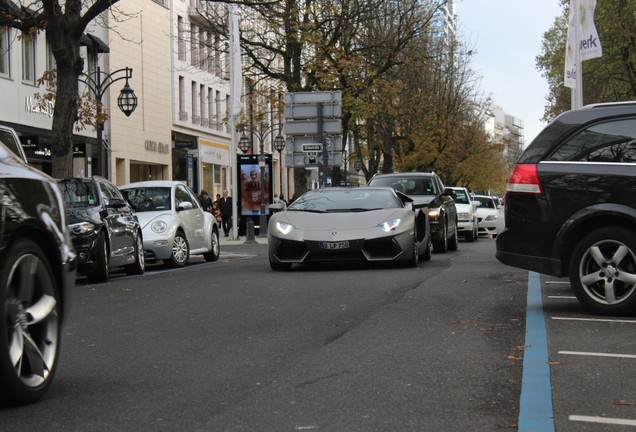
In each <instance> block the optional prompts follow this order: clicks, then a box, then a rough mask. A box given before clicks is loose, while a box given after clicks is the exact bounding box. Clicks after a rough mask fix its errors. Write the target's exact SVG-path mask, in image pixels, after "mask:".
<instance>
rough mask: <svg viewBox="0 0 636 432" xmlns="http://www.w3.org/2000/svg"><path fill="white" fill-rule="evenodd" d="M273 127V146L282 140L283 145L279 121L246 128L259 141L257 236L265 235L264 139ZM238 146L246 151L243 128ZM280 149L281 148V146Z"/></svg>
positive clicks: (248, 143) (248, 144)
mask: <svg viewBox="0 0 636 432" xmlns="http://www.w3.org/2000/svg"><path fill="white" fill-rule="evenodd" d="M275 128H278V135H276V138H274V146H275V148H278V147H276V146H277V145H278V146H280V142H281V141H282V142H283V144H282V145H283V146H284V145H285V138H283V136H282V134H281V131H282V129H283V125H282V124H281V123H277V124H273V125H271V126H269V127H268V126H266V125H263V124H261V125H259V126H258V127H257V128H248V131H249V132H250V135H252V136H256V138H257V139H258V143H259V153H258V167H259V169H260V172H261V211H260V215H259V218H258V225H259V229H258V237H267V215H266V214H265V165H266V161H267V155H266V154H265V149H264V146H265V139H266V138H267V135H268V134H270V133H274V130H275ZM239 148H240V149H241V150H242V151H243V152H247V150H248V149H249V148H251V145H250V139H249V138H248V137H247V136H246V135H245V128H243V129H242V131H241V138H240V139H239ZM281 151H282V148H281Z"/></svg>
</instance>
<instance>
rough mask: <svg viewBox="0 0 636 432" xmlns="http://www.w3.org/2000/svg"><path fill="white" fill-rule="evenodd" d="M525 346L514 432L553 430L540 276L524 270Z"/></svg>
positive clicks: (549, 431)
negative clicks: (526, 273) (526, 296)
mask: <svg viewBox="0 0 636 432" xmlns="http://www.w3.org/2000/svg"><path fill="white" fill-rule="evenodd" d="M525 346H526V349H525V351H524V353H523V375H522V378H521V398H520V401H519V421H518V425H517V426H518V429H517V431H518V432H535V431H542V432H554V431H555V428H554V408H553V406H552V383H551V382H550V364H549V362H548V338H547V332H546V325H545V316H544V314H543V299H542V295H541V278H540V276H539V273H536V272H529V273H528V305H527V308H526V340H525Z"/></svg>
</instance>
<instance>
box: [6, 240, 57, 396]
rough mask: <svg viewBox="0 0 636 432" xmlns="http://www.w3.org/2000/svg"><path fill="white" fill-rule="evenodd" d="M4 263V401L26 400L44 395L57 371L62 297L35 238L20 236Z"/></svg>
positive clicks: (44, 255)
mask: <svg viewBox="0 0 636 432" xmlns="http://www.w3.org/2000/svg"><path fill="white" fill-rule="evenodd" d="M0 265H1V268H0V301H1V302H2V305H1V306H0V383H2V391H1V392H0V402H1V403H2V404H3V405H5V404H11V405H17V404H27V403H31V402H34V401H36V400H37V399H39V398H41V397H42V396H43V395H44V393H45V392H46V389H47V388H48V387H49V385H50V384H51V381H52V379H53V375H54V374H55V369H56V367H57V359H58V352H59V340H60V326H61V316H60V310H59V308H60V298H59V294H58V288H57V285H56V279H55V277H54V276H53V272H52V270H51V266H50V264H49V261H48V259H47V257H46V254H45V253H44V252H43V251H42V249H41V248H40V247H39V246H38V245H37V244H35V243H34V242H33V241H31V240H18V241H16V243H15V244H14V245H13V246H12V247H11V250H10V251H9V252H8V253H7V259H6V261H5V262H4V263H2V264H0Z"/></svg>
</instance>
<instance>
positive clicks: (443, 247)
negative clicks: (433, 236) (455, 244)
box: [433, 223, 448, 253]
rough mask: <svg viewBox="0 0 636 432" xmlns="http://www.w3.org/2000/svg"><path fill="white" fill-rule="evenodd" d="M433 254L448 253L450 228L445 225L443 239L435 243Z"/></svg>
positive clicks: (443, 226)
mask: <svg viewBox="0 0 636 432" xmlns="http://www.w3.org/2000/svg"><path fill="white" fill-rule="evenodd" d="M433 252H435V253H446V252H448V227H447V226H446V224H445V223H444V224H443V225H442V238H441V239H439V240H434V241H433Z"/></svg>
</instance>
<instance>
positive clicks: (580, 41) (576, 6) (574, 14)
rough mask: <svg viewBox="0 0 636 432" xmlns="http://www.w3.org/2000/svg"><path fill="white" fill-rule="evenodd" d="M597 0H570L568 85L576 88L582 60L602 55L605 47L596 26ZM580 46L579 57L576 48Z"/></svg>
mask: <svg viewBox="0 0 636 432" xmlns="http://www.w3.org/2000/svg"><path fill="white" fill-rule="evenodd" d="M595 9H596V0H570V13H569V15H568V35H567V42H566V47H565V79H564V84H565V86H566V87H570V88H576V76H577V72H578V69H580V62H582V61H584V60H589V59H593V58H596V57H601V56H602V55H603V49H602V47H601V41H600V40H599V38H598V33H597V32H596V27H595V26H594V10H595ZM577 46H578V47H579V58H578V59H577V56H576V51H575V48H576V47H577Z"/></svg>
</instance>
